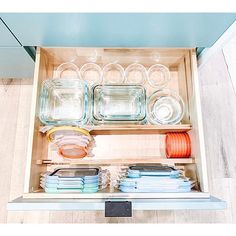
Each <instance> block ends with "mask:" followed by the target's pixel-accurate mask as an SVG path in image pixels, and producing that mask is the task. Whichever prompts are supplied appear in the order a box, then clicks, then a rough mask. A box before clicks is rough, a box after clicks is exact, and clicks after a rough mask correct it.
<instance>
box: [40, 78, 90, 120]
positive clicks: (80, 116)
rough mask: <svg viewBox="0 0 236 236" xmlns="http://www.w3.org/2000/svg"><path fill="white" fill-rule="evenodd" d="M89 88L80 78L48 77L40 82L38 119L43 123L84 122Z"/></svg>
mask: <svg viewBox="0 0 236 236" xmlns="http://www.w3.org/2000/svg"><path fill="white" fill-rule="evenodd" d="M88 114H89V89H88V85H87V84H86V82H84V81H82V80H80V79H72V78H71V79H70V78H60V79H48V80H45V81H44V82H43V83H42V86H41V92H40V109H39V119H40V120H41V122H42V123H43V124H45V125H81V124H86V122H87V120H88Z"/></svg>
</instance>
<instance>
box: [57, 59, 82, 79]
mask: <svg viewBox="0 0 236 236" xmlns="http://www.w3.org/2000/svg"><path fill="white" fill-rule="evenodd" d="M61 77H70V78H79V77H80V72H79V68H78V67H77V66H76V65H75V64H74V63H72V62H65V63H62V64H61V65H59V66H58V67H57V69H56V78H61Z"/></svg>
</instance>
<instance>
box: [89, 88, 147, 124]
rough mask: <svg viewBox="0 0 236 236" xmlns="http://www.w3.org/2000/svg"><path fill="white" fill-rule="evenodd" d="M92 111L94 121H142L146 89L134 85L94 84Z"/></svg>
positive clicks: (144, 112) (144, 114) (144, 113)
mask: <svg viewBox="0 0 236 236" xmlns="http://www.w3.org/2000/svg"><path fill="white" fill-rule="evenodd" d="M92 113H93V119H94V122H95V123H96V122H98V123H99V122H100V123H114V122H115V123H122V122H128V123H137V122H144V120H145V118H146V90H145V88H143V87H142V86H135V85H103V86H100V85H98V86H95V87H94V89H93V112H92Z"/></svg>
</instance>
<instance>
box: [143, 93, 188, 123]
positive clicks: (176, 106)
mask: <svg viewBox="0 0 236 236" xmlns="http://www.w3.org/2000/svg"><path fill="white" fill-rule="evenodd" d="M184 112H185V106H184V102H183V99H182V98H181V97H180V96H179V95H178V94H177V93H176V92H175V91H172V90H169V89H163V90H158V91H156V92H154V93H153V94H152V95H151V96H150V97H149V98H148V102H147V116H148V121H149V122H150V123H151V124H163V125H165V124H178V123H179V122H180V121H181V120H182V119H183V116H184Z"/></svg>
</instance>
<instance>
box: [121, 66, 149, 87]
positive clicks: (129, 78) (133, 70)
mask: <svg viewBox="0 0 236 236" xmlns="http://www.w3.org/2000/svg"><path fill="white" fill-rule="evenodd" d="M146 79H147V71H146V68H145V67H144V66H143V65H141V64H138V63H133V64H131V65H129V66H128V67H127V68H126V69H125V83H126V84H134V85H142V84H144V83H145V82H146Z"/></svg>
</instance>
